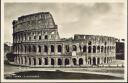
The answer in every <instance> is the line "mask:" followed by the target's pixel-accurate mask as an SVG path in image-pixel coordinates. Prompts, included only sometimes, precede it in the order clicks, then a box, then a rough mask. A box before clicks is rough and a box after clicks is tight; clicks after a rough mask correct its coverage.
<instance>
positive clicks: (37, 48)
mask: <svg viewBox="0 0 128 83" xmlns="http://www.w3.org/2000/svg"><path fill="white" fill-rule="evenodd" d="M38 53H39V47H38V45H36V54H38Z"/></svg>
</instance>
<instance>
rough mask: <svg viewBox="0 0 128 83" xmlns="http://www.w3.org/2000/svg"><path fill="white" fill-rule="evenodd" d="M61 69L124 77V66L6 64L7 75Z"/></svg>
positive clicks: (71, 71)
mask: <svg viewBox="0 0 128 83" xmlns="http://www.w3.org/2000/svg"><path fill="white" fill-rule="evenodd" d="M56 70H60V71H63V72H69V73H81V74H83V73H84V74H95V75H107V76H114V77H119V78H124V69H123V68H29V67H16V66H11V65H5V75H7V74H12V73H16V72H25V71H56Z"/></svg>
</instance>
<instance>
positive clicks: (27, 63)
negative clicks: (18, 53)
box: [26, 57, 29, 65]
mask: <svg viewBox="0 0 128 83" xmlns="http://www.w3.org/2000/svg"><path fill="white" fill-rule="evenodd" d="M26 59H27V62H26V65H29V57H26Z"/></svg>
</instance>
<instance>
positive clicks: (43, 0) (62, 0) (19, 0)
mask: <svg viewBox="0 0 128 83" xmlns="http://www.w3.org/2000/svg"><path fill="white" fill-rule="evenodd" d="M15 2H17V3H23V2H26V3H28V2H33V3H35V2H39V3H46V2H47V3H48V2H56V3H72V2H75V3H85V2H90V3H91V2H92V3H93V2H99V3H100V2H108V3H113V2H116V3H118V2H122V3H124V4H125V10H124V12H125V17H124V19H125V27H126V28H125V32H124V33H126V37H125V63H124V64H125V73H124V75H125V78H124V80H25V79H23V80H18V79H16V80H12V79H11V80H6V79H4V63H3V62H4V3H15ZM117 11H118V10H117ZM1 82H127V0H2V1H1Z"/></svg>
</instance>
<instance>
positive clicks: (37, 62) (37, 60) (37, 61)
mask: <svg viewBox="0 0 128 83" xmlns="http://www.w3.org/2000/svg"><path fill="white" fill-rule="evenodd" d="M36 65H39V59H38V58H37V57H36Z"/></svg>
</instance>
